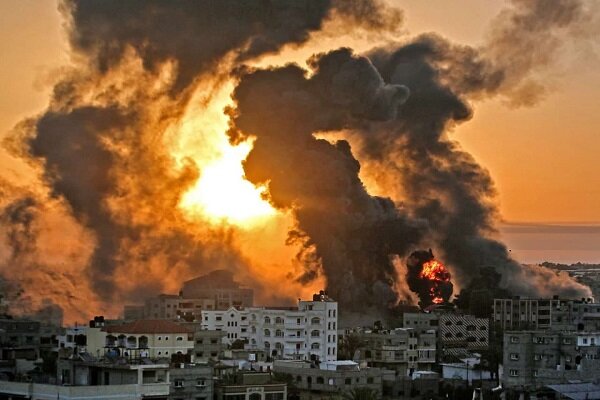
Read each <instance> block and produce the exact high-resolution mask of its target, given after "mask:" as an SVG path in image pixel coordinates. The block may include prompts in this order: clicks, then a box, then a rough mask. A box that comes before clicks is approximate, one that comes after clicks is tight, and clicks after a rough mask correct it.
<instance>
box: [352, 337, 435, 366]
mask: <svg viewBox="0 0 600 400" xmlns="http://www.w3.org/2000/svg"><path fill="white" fill-rule="evenodd" d="M352 334H353V335H355V336H356V337H357V338H358V341H359V342H360V351H359V355H358V360H359V361H361V362H366V363H367V365H368V366H370V367H379V368H385V369H389V370H393V371H395V373H396V374H397V375H398V376H412V374H413V373H414V372H415V371H431V369H432V367H433V366H434V364H435V361H436V351H437V350H436V334H435V331H433V330H430V331H426V332H422V333H419V332H418V331H417V330H415V329H413V328H397V329H392V330H383V331H379V332H375V331H372V330H368V329H367V330H356V331H354V332H352Z"/></svg>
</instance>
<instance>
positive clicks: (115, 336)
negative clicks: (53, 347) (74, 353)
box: [86, 320, 194, 359]
mask: <svg viewBox="0 0 600 400" xmlns="http://www.w3.org/2000/svg"><path fill="white" fill-rule="evenodd" d="M86 336H87V351H88V352H89V353H91V354H94V355H109V354H110V355H112V356H123V357H127V358H130V359H131V358H133V359H134V358H171V356H172V355H175V354H191V353H192V352H193V349H194V332H193V331H192V330H191V329H189V328H187V327H184V326H181V325H179V324H177V323H175V322H171V321H165V320H139V321H134V322H129V323H125V324H121V325H110V326H103V325H100V326H98V327H88V329H87V330H86Z"/></svg>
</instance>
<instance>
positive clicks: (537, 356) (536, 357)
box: [533, 354, 542, 361]
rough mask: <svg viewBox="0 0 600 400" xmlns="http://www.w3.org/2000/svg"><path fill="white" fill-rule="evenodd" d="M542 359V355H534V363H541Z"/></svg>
mask: <svg viewBox="0 0 600 400" xmlns="http://www.w3.org/2000/svg"><path fill="white" fill-rule="evenodd" d="M541 359H542V355H541V354H534V355H533V360H534V361H540V360H541Z"/></svg>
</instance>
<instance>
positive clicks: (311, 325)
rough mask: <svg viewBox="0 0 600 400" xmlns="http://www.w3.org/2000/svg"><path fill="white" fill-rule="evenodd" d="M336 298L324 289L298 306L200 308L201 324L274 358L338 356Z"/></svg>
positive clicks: (328, 358)
mask: <svg viewBox="0 0 600 400" xmlns="http://www.w3.org/2000/svg"><path fill="white" fill-rule="evenodd" d="M337 312H338V310H337V302H336V301H334V300H332V299H330V298H329V297H327V295H325V294H324V293H323V292H321V293H319V294H316V295H314V296H313V300H312V301H303V300H299V301H298V307H277V308H275V307H249V308H245V309H237V308H234V307H231V308H230V309H228V310H225V311H202V328H203V329H209V330H221V331H224V332H226V333H227V336H226V337H224V339H223V340H224V341H225V343H227V344H231V343H233V342H235V341H236V340H243V341H244V342H246V347H247V348H249V349H264V350H267V351H268V354H269V355H270V356H271V357H274V358H287V359H300V360H310V359H313V360H316V359H318V360H321V361H335V360H337V339H338V338H337Z"/></svg>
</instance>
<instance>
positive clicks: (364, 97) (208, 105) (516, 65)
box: [0, 0, 589, 321]
mask: <svg viewBox="0 0 600 400" xmlns="http://www.w3.org/2000/svg"><path fill="white" fill-rule="evenodd" d="M133 3H134V5H133V6H132V4H131V2H123V1H121V0H85V1H83V0H62V1H61V2H60V10H61V12H62V13H63V16H64V19H65V24H64V26H65V28H66V29H67V34H68V37H69V44H70V51H71V53H72V55H73V64H72V65H70V66H69V68H68V69H66V70H65V72H64V73H61V75H60V77H59V78H58V80H57V82H56V84H55V86H54V90H53V92H52V95H51V98H50V101H49V104H48V107H47V108H46V109H45V110H44V111H43V112H42V113H41V114H40V115H38V116H35V117H32V118H30V119H28V120H25V121H23V122H22V123H21V124H20V125H19V127H18V129H15V132H14V135H13V137H11V138H10V139H11V140H10V142H11V143H12V145H11V147H10V148H9V150H10V151H11V152H12V153H13V154H14V155H15V156H17V157H21V158H22V159H23V160H24V161H25V162H26V163H27V165H30V166H31V167H32V170H33V175H34V176H35V179H33V180H32V182H30V183H29V184H23V185H21V184H20V185H17V186H25V187H26V188H13V187H9V186H8V185H4V186H5V187H4V188H2V189H5V190H0V207H1V208H2V211H1V212H0V233H2V239H3V242H2V243H0V252H2V253H1V254H0V256H1V258H0V281H6V286H12V287H19V288H21V287H22V288H23V293H27V295H28V296H30V299H31V301H29V303H30V304H31V307H30V308H31V309H34V308H36V306H39V305H40V304H42V303H43V299H44V298H47V299H48V300H49V301H52V302H54V303H56V304H58V305H60V306H62V307H64V308H65V313H66V316H67V320H71V321H72V320H74V319H76V318H82V317H83V318H87V317H89V315H85V314H86V313H87V312H92V310H91V309H87V308H86V309H85V310H84V309H82V308H83V307H80V309H76V305H78V304H85V305H90V307H92V308H93V310H94V311H93V312H99V311H100V310H102V311H101V312H108V313H113V315H114V314H115V313H116V312H117V311H116V310H115V307H116V306H117V305H119V304H122V303H125V302H136V301H138V302H139V301H141V300H143V298H144V296H149V295H152V294H154V293H160V292H171V293H173V292H175V293H176V292H177V290H178V289H179V287H180V284H181V282H182V281H183V280H186V279H190V278H193V277H195V276H198V275H201V274H203V273H206V272H208V271H211V270H214V269H218V268H223V269H227V270H230V271H232V272H234V273H235V275H236V279H238V280H240V281H244V283H245V284H247V285H248V286H251V287H253V288H254V289H255V290H256V292H257V295H258V296H257V297H259V301H261V302H267V301H268V302H271V301H278V302H283V301H285V300H286V299H287V300H288V301H290V302H291V301H293V300H294V299H295V298H296V295H297V294H301V291H302V290H308V288H310V291H313V290H314V289H313V288H312V287H314V286H315V285H318V287H320V285H322V284H323V283H325V284H326V288H327V291H328V293H329V294H330V295H331V296H332V297H333V298H335V299H336V300H338V301H339V303H340V309H343V310H348V311H357V312H368V311H372V310H384V312H385V310H387V309H388V307H389V305H390V304H396V303H397V301H398V300H399V297H400V296H401V295H402V293H399V291H398V290H397V287H398V285H397V284H398V283H402V277H401V276H400V274H399V272H398V270H397V269H396V266H395V265H393V262H392V260H394V259H404V258H405V257H406V256H407V254H408V252H409V251H410V249H414V248H415V247H416V246H420V245H422V243H431V245H432V246H434V247H435V248H437V249H439V250H440V252H441V253H442V254H443V259H444V261H445V262H447V263H448V265H449V267H450V268H451V269H452V274H453V276H454V279H455V280H456V281H457V282H458V283H460V284H461V286H465V285H466V284H468V283H469V282H470V281H471V280H472V279H473V277H474V276H477V272H479V271H480V269H481V268H482V267H485V266H488V265H489V266H492V267H493V268H494V269H495V270H496V271H498V273H499V274H501V276H502V280H501V282H500V283H499V285H500V286H501V287H503V288H507V289H510V290H511V291H512V292H514V293H515V294H523V295H539V294H540V293H542V292H543V291H544V290H546V291H548V292H550V293H557V294H561V295H564V296H569V297H571V296H573V297H587V296H589V288H586V287H584V286H582V285H579V284H577V283H576V282H574V281H573V280H570V279H569V278H568V277H557V276H555V275H553V274H552V273H545V272H543V270H541V269H540V270H537V269H536V270H530V269H526V268H524V267H523V266H521V265H520V264H519V263H518V262H516V261H515V260H513V259H512V258H511V256H510V254H509V252H508V250H507V248H506V246H504V245H503V244H502V243H501V242H499V241H498V240H496V237H495V229H494V225H495V223H496V221H497V219H498V210H497V205H496V202H495V200H494V195H495V193H496V192H495V188H494V185H493V181H492V179H491V176H490V175H489V174H488V172H487V171H486V170H485V169H484V168H483V167H481V166H480V165H479V164H477V162H476V161H475V159H474V158H473V157H472V156H470V155H469V154H468V153H466V152H465V151H464V150H462V149H461V147H460V145H459V143H457V142H455V141H453V140H451V139H450V137H449V135H448V130H449V129H451V128H452V127H454V126H456V125H457V124H459V123H462V122H465V121H468V120H469V119H470V118H471V116H472V108H471V107H472V104H474V102H475V101H476V100H478V99H481V98H484V97H489V96H501V97H507V98H509V99H510V98H513V99H514V98H515V97H519V96H520V94H522V93H523V90H524V89H527V88H531V87H534V88H536V87H537V88H539V87H540V85H538V86H535V85H534V86H532V85H531V84H532V82H533V83H535V82H534V81H535V80H532V78H533V77H534V72H535V70H536V68H538V67H540V66H544V65H545V64H547V63H548V62H550V61H551V60H552V59H553V58H554V54H555V53H554V52H555V51H556V49H558V48H560V43H561V42H562V41H565V42H567V40H564V39H565V38H568V35H573V34H575V33H576V32H577V34H578V35H581V34H582V33H581V32H583V31H584V30H585V29H584V27H583V24H584V23H585V21H586V18H585V15H586V10H585V7H584V5H583V3H582V2H581V1H579V0H561V1H557V2H556V4H553V7H552V12H545V10H548V7H547V6H546V4H545V2H544V1H543V0H532V1H527V2H524V1H514V2H513V4H512V6H509V7H508V8H507V9H506V10H504V11H503V12H502V13H501V14H500V15H499V17H498V19H497V20H496V21H495V22H494V27H495V29H492V31H491V35H490V36H489V40H488V41H487V42H486V43H484V44H483V45H482V46H481V47H477V48H475V47H469V46H462V45H456V44H453V43H451V42H449V41H448V40H446V39H444V38H443V37H440V36H438V35H435V34H427V35H421V36H418V37H407V36H401V35H398V33H399V32H401V31H403V26H402V12H401V10H398V9H396V8H394V7H392V6H390V5H388V4H387V2H384V1H380V0H356V1H342V0H331V1H330V0H297V1H294V2H289V1H264V2H263V1H261V2H240V1H233V0H222V1H188V0H173V1H169V2H166V1H161V0H144V1H135V2H133ZM332 22H335V24H333V25H332V26H334V27H338V28H340V27H342V26H347V27H350V29H348V31H352V34H354V35H356V36H361V33H365V35H362V36H365V37H371V36H370V35H374V37H378V38H380V39H381V40H378V41H377V42H371V41H370V40H369V46H371V45H372V43H376V44H380V45H383V44H385V46H383V47H375V48H370V49H369V48H364V49H362V50H363V51H359V52H355V51H353V50H352V49H350V48H347V47H339V46H345V45H348V44H349V43H351V41H350V40H346V39H348V38H349V37H348V36H346V37H345V39H344V40H342V39H340V40H339V43H337V44H335V46H334V47H332V48H327V49H322V48H320V47H319V45H321V43H317V42H318V36H315V35H317V34H318V33H323V34H325V36H328V35H331V34H338V33H339V32H337V31H335V30H334V31H330V32H326V29H325V27H326V25H327V24H328V23H332ZM165 27H170V28H169V29H166V28H165ZM570 27H577V29H576V30H575V29H570ZM340 29H341V28H340ZM357 30H359V31H360V33H359V34H357ZM388 37H394V38H395V39H394V40H395V41H389V40H387V39H386V38H388ZM539 38H544V39H546V40H544V41H540V40H539ZM383 39H386V40H383ZM311 46H312V47H311ZM292 48H298V49H300V48H303V49H304V50H308V51H309V52H310V53H309V54H312V53H317V54H313V55H312V56H311V57H310V58H309V59H308V60H307V61H306V63H305V64H302V65H301V64H292V63H289V61H290V60H289V59H282V60H279V62H278V63H275V64H269V63H264V64H261V62H262V61H264V59H265V57H266V56H277V55H282V54H283V53H282V52H283V51H284V50H285V49H288V50H289V49H292ZM315 49H319V50H318V51H315ZM323 50H326V51H324V52H321V51H323ZM533 50H536V51H533ZM524 54H528V55H531V57H523V55H524ZM517 61H520V62H517ZM529 92H531V90H529V91H528V93H529ZM517 100H518V99H517ZM333 137H335V140H333V139H331V138H333ZM327 138H329V139H327ZM367 181H371V182H373V183H374V185H375V186H377V187H378V188H379V189H380V190H379V192H378V193H377V194H375V193H373V192H372V191H371V190H370V185H367V184H365V182H367ZM28 186H31V187H28ZM57 243H60V245H58V244H57ZM52 255H54V256H52ZM408 260H409V261H408V274H407V281H408V284H409V286H410V288H411V290H413V291H415V292H416V293H418V295H419V297H420V300H421V305H422V306H423V307H426V306H428V305H430V304H435V303H443V302H447V301H448V300H449V298H450V296H451V295H452V288H453V286H452V283H451V282H450V274H449V273H448V271H447V270H446V269H445V267H444V266H443V264H441V263H440V262H439V261H437V260H435V259H434V258H433V254H432V253H431V251H429V252H427V251H419V252H415V253H413V254H412V255H411V256H410V257H409V258H408ZM281 282H285V284H283V285H282V284H281ZM50 283H51V284H50ZM311 286H312V287H311ZM263 288H269V289H268V290H266V289H265V290H261V289H263ZM19 293H20V292H19ZM261 294H262V295H264V296H269V297H266V298H260V296H261ZM21 297H24V296H21Z"/></svg>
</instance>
